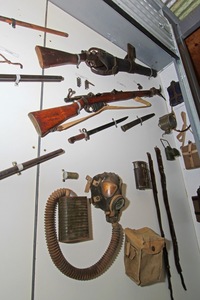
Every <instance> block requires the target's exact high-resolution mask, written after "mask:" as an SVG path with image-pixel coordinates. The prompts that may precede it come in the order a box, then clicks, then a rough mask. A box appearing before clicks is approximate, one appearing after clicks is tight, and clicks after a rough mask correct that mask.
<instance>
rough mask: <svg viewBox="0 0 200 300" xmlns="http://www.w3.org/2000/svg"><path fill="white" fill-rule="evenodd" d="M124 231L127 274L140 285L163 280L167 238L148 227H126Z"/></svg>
mask: <svg viewBox="0 0 200 300" xmlns="http://www.w3.org/2000/svg"><path fill="white" fill-rule="evenodd" d="M124 232H125V245H124V265H125V273H126V275H127V276H128V277H130V278H131V279H132V280H133V281H134V282H135V283H136V284H137V285H140V286H144V285H149V284H153V283H156V282H159V281H161V275H162V272H163V248H164V246H165V239H164V238H162V237H161V236H159V235H158V234H157V233H155V232H154V231H153V230H152V229H150V228H148V227H144V228H141V229H138V230H136V229H130V228H125V230H124Z"/></svg>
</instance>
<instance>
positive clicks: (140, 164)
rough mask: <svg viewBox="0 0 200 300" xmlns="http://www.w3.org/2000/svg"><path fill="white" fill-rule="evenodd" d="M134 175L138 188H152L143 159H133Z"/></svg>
mask: <svg viewBox="0 0 200 300" xmlns="http://www.w3.org/2000/svg"><path fill="white" fill-rule="evenodd" d="M133 167H134V175H135V183H136V188H137V189H138V190H145V189H152V186H151V180H150V176H149V169H148V165H147V163H146V162H145V161H134V162H133Z"/></svg>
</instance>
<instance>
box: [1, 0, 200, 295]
mask: <svg viewBox="0 0 200 300" xmlns="http://www.w3.org/2000/svg"><path fill="white" fill-rule="evenodd" d="M0 4H1V5H0V7H1V15H3V16H7V17H10V18H15V19H18V20H23V21H26V22H29V23H34V24H38V25H41V26H44V23H45V13H46V10H45V9H46V1H39V0H36V1H34V2H33V1H30V0H26V1H25V0H16V1H14V2H13V1H11V0H8V1H6V2H5V1H2V0H1V1H0ZM97 17H98V16H97ZM102 17H103V15H102ZM47 21H48V22H47V27H51V28H55V29H57V30H62V31H65V32H68V34H69V37H68V38H64V37H60V36H56V35H51V34H47V35H46V46H47V47H51V48H55V49H60V50H63V51H67V52H71V53H79V52H80V51H81V50H87V49H89V48H90V47H92V46H96V47H99V48H102V49H105V50H107V51H108V52H110V53H113V54H115V55H116V56H118V57H124V56H125V54H126V53H124V51H122V50H121V49H119V48H118V47H116V46H115V45H113V44H111V43H110V42H109V41H107V40H105V39H104V38H102V37H101V36H99V35H98V34H96V33H95V32H93V31H91V30H90V29H89V28H87V27H85V26H84V25H82V24H80V23H79V22H78V21H77V20H75V19H73V18H72V17H70V16H69V15H67V14H66V13H64V12H63V11H61V10H60V9H58V8H57V7H55V6H54V5H52V4H48V18H47ZM0 32H1V42H0V46H2V47H4V48H6V49H9V50H11V51H12V52H15V53H17V54H18V57H15V56H12V55H10V54H8V53H7V52H3V51H2V50H1V51H0V53H2V54H4V55H5V56H6V57H7V58H8V59H10V60H11V61H15V62H20V63H22V64H23V66H24V68H23V69H22V70H20V69H19V67H18V66H14V65H8V64H0V67H1V73H2V74H4V73H6V74H9V73H11V74H16V73H17V74H19V73H21V74H22V73H23V74H42V70H41V68H40V66H39V63H38V59H37V56H36V54H35V50H34V48H35V46H36V45H43V44H44V33H42V32H39V31H35V30H31V29H27V28H23V27H17V28H16V29H13V28H11V26H9V25H8V24H6V23H2V22H0ZM45 74H49V75H60V76H63V77H64V78H65V80H64V81H63V82H61V83H45V84H44V90H43V93H42V86H41V84H40V83H22V82H21V83H20V84H19V86H15V85H14V83H8V82H5V83H2V82H1V83H0V84H1V89H0V95H1V105H2V109H1V117H0V136H1V148H0V151H1V152H0V153H1V166H0V169H1V170H3V169H6V168H8V167H10V166H11V163H12V161H17V162H18V163H21V162H24V161H26V160H29V159H32V158H35V157H36V156H37V151H38V136H37V133H36V131H35V129H34V127H33V125H32V123H31V121H30V120H29V118H28V116H27V114H28V113H29V112H30V111H34V110H39V108H40V104H41V103H43V108H48V107H54V106H60V105H64V101H63V98H64V97H66V95H67V93H68V88H72V89H74V90H76V94H77V95H78V94H85V93H87V92H88V91H86V90H85V89H84V80H85V79H88V80H89V81H91V82H92V83H93V84H94V85H95V86H94V87H92V86H91V88H90V89H89V92H93V93H99V92H107V91H111V90H113V89H116V90H137V83H140V84H141V85H142V86H143V88H144V89H149V88H151V87H153V86H154V87H157V88H158V87H159V85H160V84H162V83H163V82H164V75H163V76H161V75H159V76H158V77H157V78H156V79H154V78H152V79H149V78H147V77H145V76H140V75H136V74H134V75H130V74H125V73H124V74H123V73H120V74H117V75H116V76H109V77H101V76H98V75H95V74H93V73H92V72H91V71H90V70H89V68H88V67H87V66H86V65H85V64H84V63H82V64H81V65H80V67H79V69H77V68H76V67H75V66H72V65H69V66H62V67H55V68H51V69H48V70H45ZM78 76H79V77H81V78H82V86H81V87H80V88H78V87H77V86H76V77H78ZM167 76H168V75H167ZM174 76H175V75H174V73H173V75H172V77H174ZM170 79H171V77H170ZM163 87H164V88H166V86H165V85H164V84H163ZM147 100H149V101H150V102H151V104H152V106H151V107H150V108H145V109H138V110H117V111H106V112H103V113H102V114H100V115H98V116H96V117H95V118H91V119H89V120H87V121H85V122H84V123H81V124H79V125H77V126H74V127H72V128H70V129H68V130H67V131H63V132H55V133H51V134H49V135H47V136H46V137H44V138H42V139H41V144H39V151H40V154H41V155H42V154H45V153H48V152H51V151H53V150H56V149H59V148H63V149H64V150H65V154H64V155H61V156H60V157H57V158H55V159H52V160H51V161H48V162H46V163H44V164H41V165H40V168H39V170H38V171H39V173H37V168H36V167H33V168H31V169H29V170H26V171H24V172H22V174H21V176H17V175H14V176H12V177H9V178H6V179H4V180H2V181H1V183H0V184H1V209H0V235H1V248H0V249H1V250H0V253H1V255H0V259H1V268H0V281H1V289H0V298H1V299H13V298H15V299H20V300H25V299H26V300H27V299H32V300H33V299H34V300H36V299H37V300H47V299H48V300H51V299H52V300H53V299H56V298H59V299H60V300H62V299H66V297H67V298H70V299H73V300H78V299H80V298H87V299H88V300H90V299H94V298H95V299H97V300H98V299H102V298H103V299H122V298H124V299H127V300H129V299H132V298H133V297H134V298H135V299H142V300H145V299H148V300H151V299H160V297H161V296H162V299H163V300H165V299H166V300H167V299H169V298H170V295H169V290H168V287H167V280H165V282H161V283H159V284H156V285H152V286H149V287H142V288H141V287H138V286H137V285H136V284H135V283H134V282H132V281H131V280H130V279H129V278H128V277H127V276H126V275H125V272H124V263H123V249H122V250H121V252H120V254H119V256H118V258H117V259H116V261H115V262H114V264H113V265H112V266H111V268H110V269H109V270H108V271H107V272H106V273H105V274H103V275H102V276H100V277H98V278H97V279H95V280H90V281H86V282H83V281H77V280H73V279H70V278H68V277H66V276H64V275H63V274H62V273H61V272H60V271H59V270H58V269H57V268H56V267H55V266H54V264H53V262H52V261H51V258H50V256H49V253H48V250H47V247H46V241H45V234H44V210H45V204H46V201H47V199H48V197H49V195H50V194H51V193H52V192H53V191H54V190H56V189H58V188H61V187H66V188H70V189H72V190H74V192H75V193H77V195H79V196H88V197H89V195H88V194H86V193H85V192H84V188H85V184H86V180H85V177H86V175H90V176H91V177H92V176H94V175H96V174H99V173H103V172H105V171H108V172H115V173H117V174H118V175H119V176H120V177H121V178H122V180H123V183H124V184H125V185H126V198H127V199H128V200H129V201H130V204H129V206H128V207H127V209H126V210H125V211H124V212H123V214H122V217H121V219H120V223H121V225H122V226H123V228H125V227H130V228H141V227H145V226H148V227H150V228H152V229H153V230H155V231H156V232H158V233H159V226H158V221H157V216H156V210H155V206H154V200H153V195H152V190H145V191H139V190H137V189H136V187H135V179H134V172H133V165H132V162H133V161H136V160H144V161H147V155H146V152H150V153H151V155H152V158H153V160H154V166H155V173H156V178H157V185H158V193H159V199H160V206H161V212H162V218H163V227H164V231H165V236H166V238H167V240H169V244H170V247H169V259H170V267H171V273H172V285H173V289H174V298H175V299H177V300H178V299H181V300H184V299H185V300H186V299H189V298H190V299H193V300H197V299H199V280H198V278H199V276H200V268H199V266H198V264H199V261H200V258H199V248H198V243H197V236H196V231H195V228H194V221H195V220H194V215H193V214H192V209H191V205H190V204H189V202H188V196H187V193H186V187H185V181H184V178H183V175H182V169H181V167H182V163H181V158H180V159H178V160H176V161H175V162H168V161H167V160H166V159H165V154H164V149H163V148H162V145H161V143H160V138H161V136H162V133H163V132H162V131H161V129H160V128H159V127H158V120H159V117H160V116H162V115H164V114H165V113H167V112H168V107H167V104H166V102H165V101H164V100H163V99H161V98H159V97H153V98H151V99H147ZM118 104H121V105H137V104H136V102H134V101H132V100H130V101H127V102H121V103H118ZM151 112H154V113H155V114H156V116H155V117H154V118H152V119H151V120H148V121H147V122H145V123H144V124H143V126H142V127H141V126H136V127H134V128H133V129H131V130H129V131H127V132H126V133H124V132H122V131H121V129H120V126H119V127H118V128H117V129H116V128H110V129H108V130H107V131H103V132H101V133H98V134H96V135H93V136H92V137H91V139H90V140H89V141H87V142H86V141H80V142H77V143H75V144H74V145H71V144H69V143H68V141H67V139H68V138H69V137H70V136H72V135H75V134H77V133H78V131H79V128H83V127H85V128H86V129H88V130H89V129H92V128H94V127H97V126H99V125H101V124H104V123H107V122H110V121H111V119H112V118H119V117H122V116H126V115H127V116H129V119H128V120H130V121H131V120H133V119H135V118H136V117H137V116H143V115H145V114H148V113H151ZM85 115H86V113H85V112H84V111H82V112H81V117H82V116H85ZM169 142H170V144H171V145H172V146H175V139H174V137H173V135H170V136H169ZM155 146H158V147H159V148H160V149H161V151H162V155H163V160H164V167H165V172H166V176H167V188H168V193H169V201H170V207H171V212H172V217H173V220H174V226H175V230H176V234H177V240H178V245H179V253H180V262H181V266H182V269H183V275H184V278H185V282H186V286H187V289H188V290H187V292H186V291H184V290H183V288H182V286H181V282H180V278H179V275H178V274H177V271H176V268H175V265H174V259H173V248H172V244H171V236H170V233H169V227H168V222H167V218H166V212H165V208H164V204H163V200H162V191H161V188H160V177H159V173H158V170H157V164H156V156H155V153H154V147H155ZM62 169H65V170H66V171H73V172H78V173H79V179H78V180H74V181H73V180H71V181H70V180H68V181H66V182H65V183H64V182H63V181H62ZM37 174H38V178H39V184H36V178H37ZM191 174H193V172H191ZM195 174H196V173H195ZM198 175H199V172H198V174H196V176H198ZM92 219H93V236H94V238H93V240H92V241H89V242H85V243H80V244H72V245H68V244H66V245H62V250H63V254H64V255H65V257H66V259H67V260H68V261H69V262H70V263H71V264H73V265H76V266H77V267H79V268H82V267H88V266H90V265H92V264H93V263H95V262H96V261H97V260H99V258H100V257H101V256H102V254H103V253H104V251H105V249H106V248H107V245H108V243H109V241H110V236H111V226H110V224H108V223H106V221H105V217H104V214H103V212H102V211H100V210H98V209H95V208H94V207H92ZM196 229H197V227H196ZM34 250H36V255H35V252H34Z"/></svg>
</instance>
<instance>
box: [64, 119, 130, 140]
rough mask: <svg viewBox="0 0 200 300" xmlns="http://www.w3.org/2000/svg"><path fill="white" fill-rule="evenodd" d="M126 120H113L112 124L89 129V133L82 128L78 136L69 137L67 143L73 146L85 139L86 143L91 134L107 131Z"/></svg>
mask: <svg viewBox="0 0 200 300" xmlns="http://www.w3.org/2000/svg"><path fill="white" fill-rule="evenodd" d="M127 118H128V117H123V118H121V119H118V120H114V119H113V121H112V122H110V123H107V124H104V125H102V126H99V127H97V128H94V129H91V130H89V131H88V130H86V129H85V128H83V129H81V130H80V134H78V135H75V136H72V137H70V138H69V139H68V142H69V143H71V144H73V143H74V142H76V141H80V140H83V139H85V140H86V141H87V140H89V139H90V136H91V135H92V134H95V133H97V132H99V131H102V130H104V129H107V128H109V127H111V126H114V125H115V126H116V125H117V124H118V123H121V122H123V121H125V120H126V119H127Z"/></svg>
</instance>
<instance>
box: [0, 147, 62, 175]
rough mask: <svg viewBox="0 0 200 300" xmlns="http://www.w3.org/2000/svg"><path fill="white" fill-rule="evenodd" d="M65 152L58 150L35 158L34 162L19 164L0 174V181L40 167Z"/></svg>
mask: <svg viewBox="0 0 200 300" xmlns="http://www.w3.org/2000/svg"><path fill="white" fill-rule="evenodd" d="M64 153H65V151H64V150H63V149H58V150H55V151H53V152H50V153H48V154H45V155H42V156H40V157H37V158H34V159H32V160H29V161H26V162H24V163H22V164H18V165H16V166H14V167H11V168H8V169H5V170H3V171H1V172H0V180H1V179H4V178H7V177H9V176H12V175H14V174H17V173H20V172H21V171H24V170H26V169H29V168H32V167H33V166H36V165H39V164H41V163H43V162H45V161H47V160H49V159H52V158H54V157H56V156H58V155H61V154H64Z"/></svg>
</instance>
